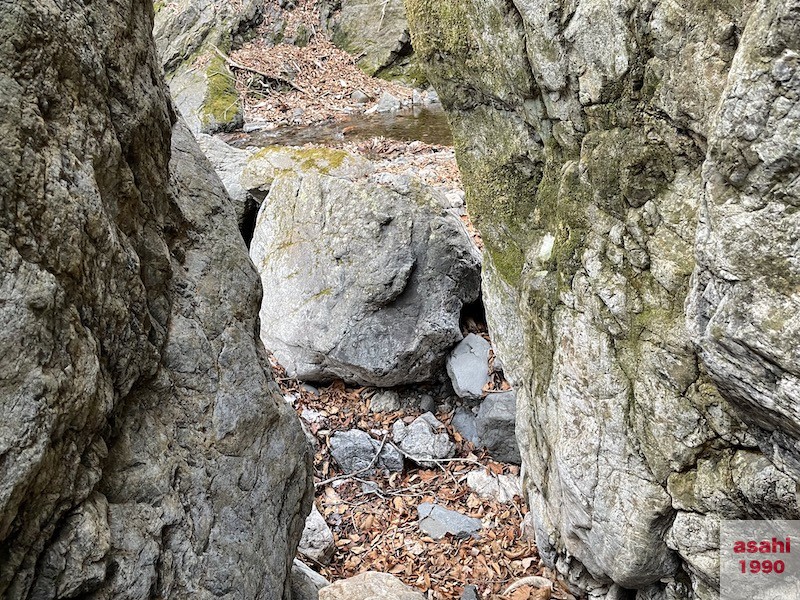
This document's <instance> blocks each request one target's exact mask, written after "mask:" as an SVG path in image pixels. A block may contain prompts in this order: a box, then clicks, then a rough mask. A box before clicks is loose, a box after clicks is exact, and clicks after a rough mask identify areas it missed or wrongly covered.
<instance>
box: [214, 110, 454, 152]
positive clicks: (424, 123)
mask: <svg viewBox="0 0 800 600" xmlns="http://www.w3.org/2000/svg"><path fill="white" fill-rule="evenodd" d="M375 137H385V138H387V139H391V140H397V141H401V142H413V141H421V142H425V143H426V144H436V145H442V146H452V145H453V136H452V134H451V133H450V125H449V124H448V123H447V118H446V117H445V113H444V110H443V109H442V108H441V107H438V106H437V107H433V108H414V109H404V110H400V111H397V112H394V113H374V114H371V115H363V114H360V115H353V116H351V117H348V118H347V119H343V120H341V121H336V122H335V123H322V124H319V125H304V126H300V125H287V126H284V127H278V128H276V129H270V130H261V131H254V132H253V133H250V134H249V135H247V136H246V137H242V138H241V139H238V140H236V141H231V142H229V143H230V144H231V145H233V146H237V147H240V148H241V147H245V146H302V145H304V144H321V145H325V144H333V143H337V142H341V141H342V140H348V141H362V140H368V139H372V138H375Z"/></svg>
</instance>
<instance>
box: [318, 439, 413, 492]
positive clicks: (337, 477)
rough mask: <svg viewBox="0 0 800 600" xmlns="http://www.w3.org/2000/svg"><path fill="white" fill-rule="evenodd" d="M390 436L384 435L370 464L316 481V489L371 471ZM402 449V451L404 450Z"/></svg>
mask: <svg viewBox="0 0 800 600" xmlns="http://www.w3.org/2000/svg"><path fill="white" fill-rule="evenodd" d="M388 436H389V434H388V433H387V434H386V435H384V436H383V439H382V440H381V445H380V446H379V447H378V451H377V452H376V453H375V456H373V457H372V460H371V461H369V464H368V465H367V466H366V467H362V468H361V469H358V470H357V471H353V472H352V473H344V474H342V475H337V476H336V477H331V478H330V479H324V480H323V481H320V482H317V483H315V484H314V489H316V488H318V487H322V486H323V485H328V484H329V483H333V482H334V481H340V480H342V479H355V476H356V475H361V474H362V473H366V472H367V471H369V470H370V469H371V468H372V467H374V466H375V463H376V462H378V458H379V457H380V455H381V452H382V451H383V446H384V445H385V444H386V438H387V437H388ZM398 450H399V448H398ZM400 451H401V452H402V450H400Z"/></svg>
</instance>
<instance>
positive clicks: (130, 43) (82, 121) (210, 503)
mask: <svg viewBox="0 0 800 600" xmlns="http://www.w3.org/2000/svg"><path fill="white" fill-rule="evenodd" d="M152 10H153V9H152V6H151V4H150V3H149V2H146V1H142V0H123V1H121V2H116V3H114V4H111V5H109V4H99V3H97V4H96V3H89V4H85V3H82V2H69V1H68V2H64V3H60V4H59V6H58V7H56V6H55V5H46V4H42V3H35V2H29V1H27V0H22V1H21V2H16V3H14V6H13V7H9V9H8V10H6V11H4V13H3V17H2V19H1V20H0V29H2V34H3V35H2V39H3V40H4V41H3V43H2V49H0V57H1V58H2V60H0V88H2V93H1V94H0V107H2V108H1V109H0V115H2V119H0V132H1V133H2V135H0V157H1V159H0V164H2V167H0V198H2V203H1V204H0V263H2V264H0V270H1V271H2V272H3V274H4V275H3V278H2V283H0V288H1V289H2V292H0V297H1V298H2V301H1V302H0V313H2V323H3V327H2V332H0V336H2V338H1V340H2V341H0V348H2V352H0V372H2V373H3V375H2V379H0V413H1V414H2V415H3V419H2V423H1V424H0V456H2V460H0V557H2V558H1V559H0V596H2V597H3V598H9V599H17V598H42V599H47V598H66V597H77V596H80V597H84V598H92V599H102V598H130V599H134V598H135V599H145V598H151V597H155V596H158V597H164V598H166V597H173V598H174V597H193V598H212V597H218V598H230V599H234V598H265V599H266V598H270V599H276V600H277V599H283V600H287V599H288V598H289V588H288V585H287V580H288V577H289V572H290V569H291V562H292V557H293V555H294V550H295V547H296V545H297V542H298V540H299V536H300V533H301V531H302V526H303V521H304V518H305V513H306V512H307V511H308V509H309V508H310V500H311V498H310V495H311V491H310V472H311V471H310V469H311V466H310V456H309V454H308V452H307V451H306V450H305V448H306V444H305V442H304V440H303V434H302V432H301V430H300V428H299V426H298V425H297V422H296V418H295V417H294V415H293V414H292V412H291V410H290V409H289V408H288V407H287V406H286V405H285V404H286V403H285V402H284V401H283V399H282V398H281V397H280V395H279V394H278V393H277V387H276V386H275V384H274V382H273V381H272V379H271V375H270V368H269V363H268V361H267V360H266V356H265V353H264V351H263V348H262V347H261V345H260V344H259V343H258V342H257V340H256V339H255V336H256V331H257V320H256V317H255V315H256V310H257V307H258V303H259V290H258V280H257V275H256V274H255V272H254V270H253V268H252V266H251V265H250V263H249V262H248V260H247V255H246V249H245V248H244V246H243V244H242V243H241V241H240V240H239V241H237V235H236V229H235V220H234V217H233V214H232V211H231V209H230V207H229V206H228V200H227V198H226V196H225V193H224V190H223V188H222V186H221V184H220V182H219V180H218V178H217V177H216V176H214V175H213V172H212V171H211V170H210V165H209V164H208V163H207V161H206V160H205V159H204V158H203V156H202V154H201V153H200V151H199V149H198V148H197V146H196V144H195V142H194V140H193V138H192V137H191V135H190V134H189V132H188V130H187V129H186V128H185V127H184V126H183V125H181V124H179V123H178V124H175V125H173V123H174V122H175V116H174V113H173V111H172V108H171V106H170V102H169V100H168V98H167V95H166V89H165V87H164V86H163V84H161V83H160V66H159V63H158V60H157V58H156V52H155V48H154V46H153V43H152V38H151V34H150V32H151V30H152V24H153V21H152V19H153V12H152Z"/></svg>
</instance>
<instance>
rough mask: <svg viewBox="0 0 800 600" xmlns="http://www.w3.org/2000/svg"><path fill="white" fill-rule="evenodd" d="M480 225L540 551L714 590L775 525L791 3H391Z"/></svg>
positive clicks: (793, 421) (787, 501)
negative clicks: (734, 521)
mask: <svg viewBox="0 0 800 600" xmlns="http://www.w3.org/2000/svg"><path fill="white" fill-rule="evenodd" d="M406 8H407V12H408V15H409V20H410V24H411V32H412V41H413V44H414V48H415V50H416V52H417V53H418V55H419V56H420V58H421V59H422V60H423V62H424V64H425V66H426V70H427V74H428V77H429V79H430V81H431V82H432V83H433V84H434V86H435V87H436V88H437V91H438V92H439V94H440V97H441V98H442V101H443V103H444V105H445V108H446V109H447V110H448V112H449V117H450V120H451V124H452V126H453V129H454V134H455V138H456V144H457V154H458V160H459V164H460V167H461V170H462V173H463V175H464V179H465V185H466V191H467V202H468V207H469V210H470V213H471V215H472V216H473V218H474V220H475V221H476V223H477V225H478V227H479V228H480V230H481V233H482V235H483V239H484V243H485V247H486V252H485V262H484V299H485V303H486V307H487V313H488V314H487V316H488V319H489V322H490V329H491V331H492V334H493V340H494V342H495V344H496V346H497V349H498V351H499V354H500V357H501V359H502V361H503V363H504V365H505V366H506V372H507V374H510V375H511V377H512V379H513V380H514V384H515V388H516V389H517V406H518V415H517V424H518V425H517V428H518V431H517V435H518V439H519V440H520V445H521V453H522V460H523V464H524V467H525V472H526V478H525V487H526V490H527V493H528V497H529V500H530V504H531V508H532V512H533V514H534V518H535V521H536V528H537V543H538V545H539V550H540V553H541V554H542V555H543V556H544V557H545V559H546V560H547V561H549V562H550V563H553V564H556V565H557V566H558V568H559V570H560V571H561V572H562V573H564V574H565V575H567V577H568V578H569V579H570V580H571V581H572V582H573V583H574V584H576V585H577V586H578V587H581V588H583V589H588V590H590V591H592V594H593V595H594V596H598V597H603V596H606V595H608V596H609V597H618V596H617V594H618V593H620V592H621V591H622V589H634V590H638V592H637V597H638V598H641V599H644V598H647V599H655V598H658V599H663V598H703V599H704V598H714V597H716V587H717V585H718V581H717V578H718V572H717V567H718V562H717V561H718V558H717V544H718V541H717V540H718V537H717V531H718V526H719V520H720V519H721V518H747V517H751V518H762V517H764V516H770V517H773V518H777V517H784V518H796V515H797V514H798V507H797V496H796V491H797V481H798V479H800V465H798V463H797V459H796V456H797V449H798V446H797V441H798V439H799V438H798V433H799V432H798V425H800V419H798V415H797V414H796V405H797V401H798V398H799V397H800V392H799V391H798V387H797V376H798V374H799V373H800V356H798V354H797V349H796V348H797V344H796V340H797V339H798V335H797V334H798V330H797V327H798V326H797V319H796V317H793V315H796V314H797V303H798V301H800V292H799V291H798V290H799V289H800V288H798V286H797V283H796V277H797V274H798V264H797V256H798V251H799V250H800V248H799V247H798V241H797V240H798V233H797V232H798V229H799V228H798V224H797V221H796V215H795V212H796V210H795V207H796V205H797V202H798V200H799V199H800V197H799V196H798V188H797V184H796V178H797V166H796V165H797V152H798V143H797V142H798V140H797V131H798V118H797V97H798V92H800V81H799V80H798V77H800V75H798V65H797V60H798V55H797V51H798V42H799V41H800V40H799V39H798V31H800V27H798V22H797V14H798V12H797V11H798V3H797V2H796V1H794V0H792V1H789V2H783V1H778V0H762V1H759V2H751V1H740V0H732V1H730V2H718V3H706V2H695V1H688V0H658V1H656V0H649V1H638V2H637V1H633V0H628V1H625V2H617V3H607V2H600V1H594V0H580V1H577V2H567V1H560V0H514V1H513V2H512V1H510V0H489V1H483V0H481V1H477V0H454V1H453V2H447V3H440V2H435V1H433V0H406Z"/></svg>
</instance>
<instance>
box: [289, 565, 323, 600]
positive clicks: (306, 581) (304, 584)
mask: <svg viewBox="0 0 800 600" xmlns="http://www.w3.org/2000/svg"><path fill="white" fill-rule="evenodd" d="M329 585H330V582H329V581H328V580H327V579H325V578H324V577H323V576H322V575H320V574H319V573H317V572H316V571H314V570H313V569H312V568H311V567H309V566H308V565H306V564H305V563H304V562H303V561H301V560H298V559H296V558H295V559H294V562H293V563H292V600H318V598H319V591H320V590H321V589H322V588H324V587H326V586H329Z"/></svg>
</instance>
